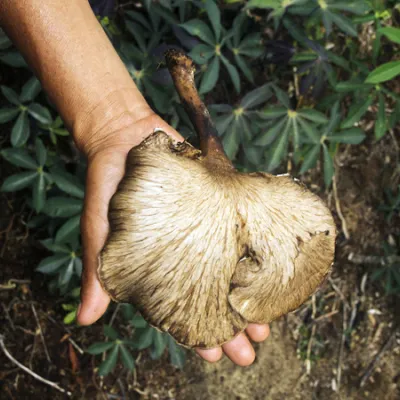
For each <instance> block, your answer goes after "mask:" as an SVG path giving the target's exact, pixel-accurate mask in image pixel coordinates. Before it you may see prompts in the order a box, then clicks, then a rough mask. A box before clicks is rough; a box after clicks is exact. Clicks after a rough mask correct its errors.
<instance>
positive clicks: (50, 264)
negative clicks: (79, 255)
mask: <svg viewBox="0 0 400 400" xmlns="http://www.w3.org/2000/svg"><path fill="white" fill-rule="evenodd" d="M70 260H71V256H70V255H65V254H55V255H54V256H50V257H46V258H44V259H43V260H42V261H41V262H40V263H39V265H38V266H37V268H36V271H39V272H42V273H43V274H54V273H56V272H57V271H58V270H59V269H60V268H61V266H63V265H64V264H66V263H67V262H68V261H70Z"/></svg>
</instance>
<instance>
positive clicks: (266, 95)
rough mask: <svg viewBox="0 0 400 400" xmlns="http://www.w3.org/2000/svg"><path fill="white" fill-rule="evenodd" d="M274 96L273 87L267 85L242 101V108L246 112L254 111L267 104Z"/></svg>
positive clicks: (252, 92) (253, 91) (247, 95)
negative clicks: (253, 109)
mask: <svg viewBox="0 0 400 400" xmlns="http://www.w3.org/2000/svg"><path fill="white" fill-rule="evenodd" d="M271 96H272V91H271V85H270V84H268V83H267V84H265V85H263V86H261V87H259V88H257V89H254V90H252V91H251V92H249V93H247V94H246V95H245V96H244V97H243V98H242V100H241V101H240V106H241V107H243V108H244V109H245V110H249V109H252V108H254V107H257V106H259V105H260V104H263V103H265V102H266V101H267V100H269V99H270V98H271Z"/></svg>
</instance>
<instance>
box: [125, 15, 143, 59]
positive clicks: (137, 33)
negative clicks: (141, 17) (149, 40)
mask: <svg viewBox="0 0 400 400" xmlns="http://www.w3.org/2000/svg"><path fill="white" fill-rule="evenodd" d="M125 26H126V29H127V30H128V32H129V33H131V35H132V36H133V37H134V39H135V40H136V43H137V44H138V46H139V49H140V50H141V51H142V52H143V53H146V52H147V46H146V39H145V34H144V31H143V28H142V27H141V26H140V25H139V24H137V23H135V22H132V21H125Z"/></svg>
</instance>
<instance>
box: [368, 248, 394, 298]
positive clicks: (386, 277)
mask: <svg viewBox="0 0 400 400" xmlns="http://www.w3.org/2000/svg"><path fill="white" fill-rule="evenodd" d="M382 247H383V252H384V262H383V265H381V266H379V267H377V268H376V269H375V271H374V272H373V273H372V275H371V279H372V280H373V281H381V282H382V284H383V285H384V288H385V292H386V294H388V295H389V294H400V261H399V260H400V254H399V249H398V245H397V243H389V242H384V243H383V245H382Z"/></svg>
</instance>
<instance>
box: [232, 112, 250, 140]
mask: <svg viewBox="0 0 400 400" xmlns="http://www.w3.org/2000/svg"><path fill="white" fill-rule="evenodd" d="M235 122H236V124H237V125H238V128H237V129H238V131H239V133H240V137H241V143H242V144H243V145H245V144H247V143H249V142H250V141H251V139H252V138H253V132H252V130H251V127H252V125H251V122H250V121H249V119H248V118H247V117H246V116H245V115H240V116H238V117H237V118H236V121H235Z"/></svg>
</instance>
